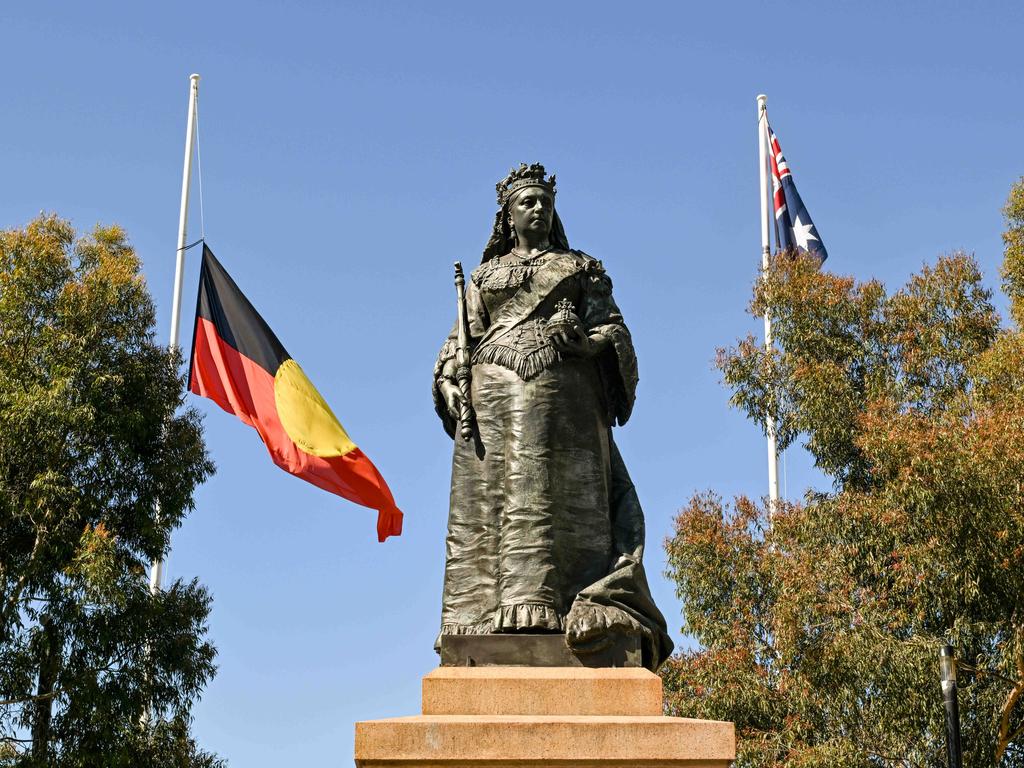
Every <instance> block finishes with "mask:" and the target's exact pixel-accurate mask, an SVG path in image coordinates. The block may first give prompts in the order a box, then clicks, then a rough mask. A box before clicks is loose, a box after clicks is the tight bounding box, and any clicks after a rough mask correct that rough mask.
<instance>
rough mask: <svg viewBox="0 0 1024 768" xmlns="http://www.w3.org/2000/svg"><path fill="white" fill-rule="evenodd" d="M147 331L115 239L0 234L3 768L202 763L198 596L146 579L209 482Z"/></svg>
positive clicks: (205, 660)
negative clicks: (144, 719)
mask: <svg viewBox="0 0 1024 768" xmlns="http://www.w3.org/2000/svg"><path fill="white" fill-rule="evenodd" d="M153 331H154V308H153V303H152V300H151V298H150V296H149V293H148V291H147V289H146V285H145V282H144V280H143V277H142V275H141V273H140V263H139V259H138V257H137V256H136V254H135V252H134V251H133V249H132V248H131V246H130V245H129V244H128V241H127V238H126V236H125V233H124V232H123V231H122V230H121V229H119V228H118V227H97V228H96V229H94V230H93V231H92V233H91V234H89V235H88V236H85V237H82V238H81V239H77V240H76V236H75V233H74V231H73V229H72V227H71V226H70V225H69V223H68V222H66V221H63V220H61V219H59V218H57V217H55V216H40V217H39V218H37V219H36V220H34V221H32V222H31V223H30V224H28V225H27V226H26V227H24V228H23V229H15V230H8V231H4V232H0V765H40V766H41V765H51V764H54V765H56V764H59V765H62V766H86V765H100V764H102V765H107V766H129V765H150V764H152V765H157V764H160V765H210V764H213V763H215V762H216V760H215V758H214V757H212V756H211V755H208V754H205V753H203V752H202V751H201V750H199V749H198V748H197V747H196V745H195V743H194V742H193V740H192V739H191V737H190V736H189V731H188V726H189V720H190V715H189V712H190V706H191V703H192V701H193V699H194V698H195V697H196V696H197V695H198V693H199V692H200V690H201V689H202V687H203V685H204V684H205V683H206V682H207V681H208V680H209V679H210V678H211V676H212V675H213V673H214V664H213V660H214V655H215V651H214V648H213V646H212V645H211V644H210V643H209V642H208V640H207V639H206V620H207V615H208V613H209V610H210V597H209V595H208V593H207V592H206V590H205V589H204V588H203V587H202V586H201V585H200V584H198V583H197V582H196V581H191V582H175V583H173V584H171V585H170V586H169V587H168V588H167V589H166V590H164V591H161V592H159V593H158V594H155V595H154V594H150V591H149V588H148V583H147V581H146V579H145V568H146V564H147V563H148V562H149V561H150V560H151V559H152V558H155V557H157V556H159V555H161V554H162V553H164V552H165V551H166V550H167V548H168V541H169V536H170V533H171V531H172V530H173V529H174V528H176V527H177V526H178V525H180V523H181V521H182V519H183V517H184V516H185V515H186V514H187V513H188V511H189V510H191V509H192V506H193V493H194V491H195V488H196V486H197V485H198V484H199V483H201V482H202V481H203V480H204V479H205V478H206V477H207V476H209V475H210V473H211V472H212V471H213V467H212V465H211V463H210V461H209V459H208V458H207V455H206V451H205V448H204V444H203V440H202V432H201V428H200V423H199V418H198V415H197V414H196V413H195V412H194V411H192V410H189V409H182V408H181V406H182V398H183V391H184V390H183V382H182V380H181V377H180V376H179V374H178V363H179V360H178V357H177V355H176V354H172V353H171V352H169V351H168V349H167V348H165V347H163V346H161V345H159V344H158V343H156V341H155V340H154V335H153ZM158 503H159V514H157V513H156V509H157V506H158ZM144 711H151V712H153V713H154V715H156V717H154V718H153V719H151V720H149V721H148V724H146V725H140V715H141V714H142V713H143V712H144Z"/></svg>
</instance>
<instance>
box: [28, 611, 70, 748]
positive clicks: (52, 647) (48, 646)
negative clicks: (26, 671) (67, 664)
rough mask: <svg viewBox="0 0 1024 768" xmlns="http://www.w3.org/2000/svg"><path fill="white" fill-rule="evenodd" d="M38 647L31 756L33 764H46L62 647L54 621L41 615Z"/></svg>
mask: <svg viewBox="0 0 1024 768" xmlns="http://www.w3.org/2000/svg"><path fill="white" fill-rule="evenodd" d="M41 624H42V629H43V640H42V643H41V647H40V662H39V682H38V685H37V687H36V696H37V697H39V698H37V699H36V701H35V704H34V705H33V706H34V708H35V715H34V717H33V718H32V757H33V762H34V763H35V764H36V765H40V766H41V765H46V764H47V761H48V757H49V750H50V721H51V719H52V717H53V691H54V686H55V685H56V684H57V674H58V673H59V672H60V662H61V652H62V650H63V648H62V647H61V646H62V644H61V642H60V637H59V635H58V633H57V630H56V628H55V627H54V626H53V621H52V620H51V619H50V618H49V617H44V618H43V620H42V622H41Z"/></svg>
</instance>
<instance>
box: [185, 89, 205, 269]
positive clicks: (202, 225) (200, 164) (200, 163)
mask: <svg viewBox="0 0 1024 768" xmlns="http://www.w3.org/2000/svg"><path fill="white" fill-rule="evenodd" d="M195 120H196V166H197V167H196V172H197V173H198V175H199V239H198V240H197V241H196V243H201V242H203V241H204V240H205V239H206V216H205V215H204V212H203V151H202V142H201V141H200V140H199V92H198V91H197V92H196V116H195ZM196 243H192V245H195V244H196ZM192 245H190V246H188V247H189V248H191V247H192ZM185 250H188V249H187V248H186V249H185Z"/></svg>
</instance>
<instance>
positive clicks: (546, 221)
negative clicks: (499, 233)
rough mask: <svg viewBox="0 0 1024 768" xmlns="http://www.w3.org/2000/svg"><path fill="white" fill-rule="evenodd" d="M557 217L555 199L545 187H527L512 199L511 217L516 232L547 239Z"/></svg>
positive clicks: (510, 206)
mask: <svg viewBox="0 0 1024 768" xmlns="http://www.w3.org/2000/svg"><path fill="white" fill-rule="evenodd" d="M554 215H555V199H554V197H552V195H551V193H550V192H548V191H547V190H546V189H544V188H543V187H527V188H526V189H524V190H522V191H520V192H519V194H518V195H516V197H514V198H513V199H512V203H511V205H509V216H510V217H511V218H512V226H513V227H515V230H516V232H529V233H531V234H533V235H534V237H546V236H547V234H548V233H549V232H551V220H552V219H553V218H554Z"/></svg>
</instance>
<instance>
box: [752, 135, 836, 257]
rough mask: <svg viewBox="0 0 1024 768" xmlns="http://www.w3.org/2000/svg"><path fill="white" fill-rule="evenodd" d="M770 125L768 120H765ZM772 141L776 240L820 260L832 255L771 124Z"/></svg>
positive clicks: (783, 248) (769, 139) (770, 139)
mask: <svg viewBox="0 0 1024 768" xmlns="http://www.w3.org/2000/svg"><path fill="white" fill-rule="evenodd" d="M765 124H766V125H767V121H765ZM768 142H769V144H770V145H771V164H772V191H773V193H774V201H775V239H776V240H777V241H778V242H777V244H778V247H779V250H781V251H788V250H790V249H797V250H800V251H804V252H805V253H809V254H811V255H813V256H816V257H817V258H818V260H819V261H820V262H824V261H825V259H827V258H828V251H826V250H825V244H824V243H823V242H821V237H820V236H819V235H818V229H817V228H816V227H815V226H814V222H813V221H811V216H810V214H809V213H807V207H806V206H805V205H804V201H803V200H801V199H800V193H799V192H797V191H796V184H795V183H794V182H793V174H792V173H790V171H789V165H788V164H787V163H786V158H785V157H784V156H783V154H782V148H781V147H780V146H779V140H778V138H777V137H776V136H775V131H773V130H772V129H771V126H768Z"/></svg>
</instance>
